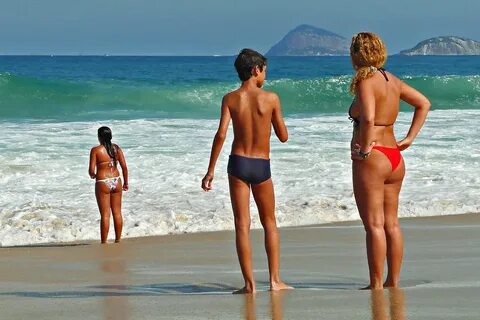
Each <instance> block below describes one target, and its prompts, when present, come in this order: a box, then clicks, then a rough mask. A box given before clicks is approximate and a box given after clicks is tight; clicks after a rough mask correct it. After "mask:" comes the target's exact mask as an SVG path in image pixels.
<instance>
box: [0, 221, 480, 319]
mask: <svg viewBox="0 0 480 320" xmlns="http://www.w3.org/2000/svg"><path fill="white" fill-rule="evenodd" d="M402 226H403V230H404V237H405V248H406V249H405V260H404V266H403V271H402V277H401V279H402V281H401V285H402V289H399V290H385V291H384V292H380V293H378V292H377V293H372V292H370V291H360V290H358V289H359V288H361V287H362V286H365V285H366V284H367V281H368V277H367V264H366V258H365V255H364V251H365V248H364V240H363V238H364V232H363V229H362V227H361V225H360V224H359V223H358V222H348V223H339V224H328V225H319V226H307V227H294V228H283V229H281V237H282V243H281V245H282V276H283V278H284V280H285V281H286V282H288V283H289V284H291V285H293V286H295V287H296V288H297V289H296V290H294V291H288V292H279V293H270V292H268V291H267V288H268V283H267V282H266V281H267V279H268V273H267V265H266V258H265V255H264V252H263V240H262V238H263V237H262V232H261V231H260V230H254V231H253V232H252V239H253V244H254V264H255V273H256V280H257V282H258V284H259V289H260V292H258V293H257V294H256V295H254V296H237V295H232V294H231V292H232V291H233V290H234V289H236V288H238V287H240V286H242V279H241V274H240V271H239V266H238V263H237V259H236V254H235V250H234V234H233V232H226V231H225V232H212V233H198V234H183V235H171V236H162V237H147V238H136V239H126V240H125V241H124V242H123V243H121V244H120V245H115V244H109V245H106V246H101V245H100V244H97V243H75V244H64V245H51V246H28V247H16V248H2V249H0V310H2V311H1V315H0V318H1V319H27V318H36V319H478V317H479V314H480V306H479V304H478V297H479V296H480V281H479V278H480V277H479V276H480V271H479V270H480V214H470V215H459V216H445V217H431V218H409V219H403V220H402Z"/></svg>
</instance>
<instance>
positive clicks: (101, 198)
mask: <svg viewBox="0 0 480 320" xmlns="http://www.w3.org/2000/svg"><path fill="white" fill-rule="evenodd" d="M95 196H96V198H97V204H98V210H99V211H100V239H101V241H102V243H107V238H108V230H109V229H110V189H109V188H108V187H107V186H106V185H105V184H104V183H103V182H96V183H95Z"/></svg>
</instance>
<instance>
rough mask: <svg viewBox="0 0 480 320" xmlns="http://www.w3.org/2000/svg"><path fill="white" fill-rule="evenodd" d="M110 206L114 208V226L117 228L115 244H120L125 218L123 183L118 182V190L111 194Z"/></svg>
mask: <svg viewBox="0 0 480 320" xmlns="http://www.w3.org/2000/svg"><path fill="white" fill-rule="evenodd" d="M110 204H111V207H112V216H113V226H114V227H115V242H116V243H118V242H120V239H121V238H122V229H123V218H122V183H121V182H120V181H118V183H117V188H116V189H115V190H114V191H112V193H111V194H110Z"/></svg>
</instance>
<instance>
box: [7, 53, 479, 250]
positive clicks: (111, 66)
mask: <svg viewBox="0 0 480 320" xmlns="http://www.w3.org/2000/svg"><path fill="white" fill-rule="evenodd" d="M233 60H234V58H233V57H0V137H1V139H0V190H1V192H0V245H2V246H10V245H24V244H34V243H44V242H65V241H74V240H87V239H98V237H99V234H98V229H99V214H98V209H97V206H96V202H95V196H94V182H93V181H92V180H90V179H89V177H88V174H87V165H88V154H89V150H90V148H91V147H92V146H94V145H95V144H96V143H97V141H96V130H97V128H98V127H99V126H102V125H108V126H110V127H111V128H112V130H113V134H114V139H113V140H114V142H116V143H118V144H119V145H120V146H121V147H122V148H123V150H124V152H125V155H126V159H127V164H128V166H129V172H130V190H129V191H128V192H126V193H124V201H123V214H124V221H125V226H124V235H125V236H126V237H136V236H149V235H160V234H167V233H183V232H202V231H210V230H230V229H232V228H233V219H232V218H233V217H232V212H231V207H230V201H229V195H228V184H227V174H226V164H227V159H228V154H229V147H230V144H231V139H232V133H231V132H230V133H229V137H228V139H227V141H226V143H225V147H224V149H223V151H222V154H221V156H220V158H219V161H218V164H217V170H216V176H215V180H214V190H213V191H212V192H209V193H204V192H203V191H202V190H201V189H200V180H201V178H202V177H203V175H204V173H205V170H206V168H207V164H208V157H209V152H210V147H211V143H212V139H213V135H214V134H215V130H216V127H217V125H218V114H219V105H220V101H221V98H222V95H223V94H224V93H225V92H227V91H229V90H232V89H234V88H235V87H237V86H238V84H239V82H238V80H237V78H236V74H235V70H234V69H233ZM386 67H387V68H388V69H389V70H390V71H391V72H393V73H394V74H396V75H398V76H399V77H401V78H402V79H404V80H405V81H406V82H408V83H410V84H412V85H413V86H415V87H417V88H418V89H420V90H421V91H422V92H424V93H425V94H426V95H427V96H428V97H429V98H430V100H431V101H432V111H431V113H430V115H429V118H428V121H427V123H426V125H425V127H424V129H423V131H422V132H421V134H420V136H419V137H418V138H417V140H416V141H415V144H414V145H413V146H412V148H411V149H408V150H407V151H406V152H404V153H403V155H404V158H405V161H406V165H407V176H406V179H405V182H404V187H403V190H402V194H401V204H400V210H399V213H400V216H429V215H445V214H461V213H467V212H480V188H479V187H478V185H479V184H480V169H479V168H480V166H479V164H480V147H479V146H478V136H479V135H478V134H479V132H480V130H479V129H478V128H479V126H480V120H479V119H480V94H479V92H480V76H479V75H480V58H477V57H400V56H393V57H390V58H389V61H388V62H387V66H386ZM351 73H352V71H351V67H350V64H349V60H348V58H346V57H315V58H271V59H270V61H269V67H268V75H267V78H268V80H267V83H266V88H267V89H269V90H273V91H275V92H277V93H278V94H279V96H280V98H281V101H282V107H283V110H284V113H285V116H286V123H287V126H288V128H289V131H290V140H289V141H288V142H287V143H286V144H281V143H279V142H278V141H276V140H275V138H274V137H272V155H271V158H272V173H273V179H274V184H275V188H276V190H275V191H276V196H277V218H278V222H279V225H280V226H292V225H308V224H317V223H325V222H332V221H345V220H356V219H359V217H358V213H357V211H356V207H355V203H354V199H353V194H352V187H351V162H350V160H349V140H350V137H351V131H352V127H351V123H350V122H349V121H348V119H347V116H346V111H347V108H348V106H349V104H350V101H351V99H352V97H351V96H350V95H349V93H348V85H349V80H350V76H351ZM411 117H412V112H411V108H409V107H408V106H407V105H403V106H402V112H401V114H400V117H399V121H398V125H397V126H396V134H397V137H398V138H399V139H400V138H401V137H402V136H403V135H405V134H406V132H407V130H408V126H409V121H410V120H411ZM252 217H253V227H260V223H259V219H258V216H257V214H256V209H255V207H254V206H252ZM111 235H113V230H111Z"/></svg>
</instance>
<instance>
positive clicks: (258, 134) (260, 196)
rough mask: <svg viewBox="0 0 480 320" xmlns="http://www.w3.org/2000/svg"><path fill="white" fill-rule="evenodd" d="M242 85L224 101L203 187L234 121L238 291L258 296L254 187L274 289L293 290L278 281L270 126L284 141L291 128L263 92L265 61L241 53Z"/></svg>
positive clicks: (231, 174)
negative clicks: (240, 277) (252, 239)
mask: <svg viewBox="0 0 480 320" xmlns="http://www.w3.org/2000/svg"><path fill="white" fill-rule="evenodd" d="M235 69H236V70H237V72H238V76H239V77H240V80H242V85H241V86H240V88H238V89H237V90H235V91H232V92H230V93H228V94H227V95H225V96H224V97H223V100H222V111H221V117H220V125H219V128H218V131H217V133H216V135H215V139H214V140H213V145H212V152H211V155H210V163H209V166H208V171H207V174H206V175H205V177H204V178H203V180H202V189H203V190H205V191H210V190H211V189H212V181H213V176H214V171H215V164H216V162H217V159H218V156H219V154H220V151H221V149H222V146H223V143H224V141H225V137H226V133H227V129H228V125H229V123H230V119H232V123H233V133H234V139H233V144H232V151H231V154H230V159H229V161H228V181H229V186H230V199H231V201H232V208H233V214H234V217H235V235H236V239H235V240H236V247H237V254H238V260H239V262H240V267H241V269H242V274H243V278H244V280H245V287H243V288H242V289H240V290H238V291H235V292H234V293H255V281H254V278H253V269H252V256H251V255H252V254H251V245H250V189H252V193H253V197H254V199H255V202H256V204H257V208H258V213H259V215H260V220H261V222H262V226H263V229H264V230H265V249H266V252H267V257H268V270H269V273H270V290H282V289H292V287H289V286H287V285H286V284H285V283H283V282H282V281H281V280H280V275H279V259H280V258H279V236H278V230H277V225H276V221H275V196H274V192H273V184H272V179H271V178H270V176H271V175H270V160H269V158H270V135H271V127H272V125H273V129H274V130H275V134H276V135H277V137H278V139H279V140H280V141H281V142H286V141H287V139H288V132H287V128H286V127H285V123H284V121H283V117H282V112H281V109H280V100H279V98H278V96H277V95H276V94H275V93H272V92H268V91H265V90H263V89H262V88H261V87H262V85H263V82H264V80H265V74H266V70H267V59H266V58H265V57H264V56H262V55H261V54H260V53H258V52H256V51H254V50H250V49H243V50H242V51H241V52H240V54H239V55H238V57H237V59H236V60H235Z"/></svg>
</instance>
